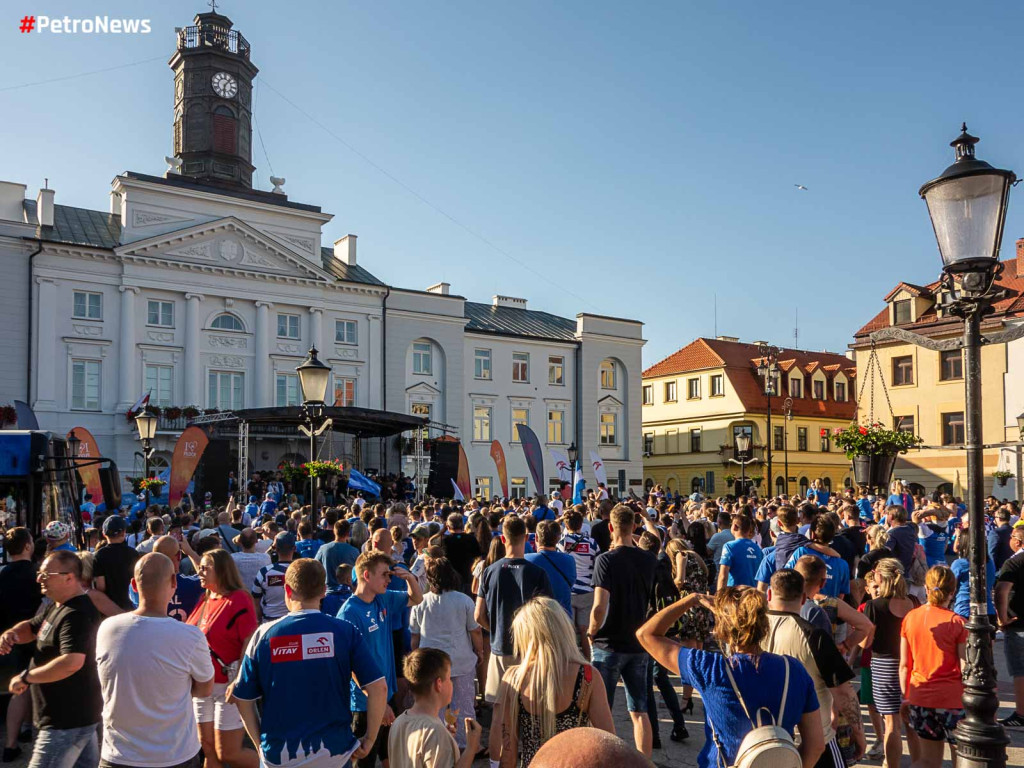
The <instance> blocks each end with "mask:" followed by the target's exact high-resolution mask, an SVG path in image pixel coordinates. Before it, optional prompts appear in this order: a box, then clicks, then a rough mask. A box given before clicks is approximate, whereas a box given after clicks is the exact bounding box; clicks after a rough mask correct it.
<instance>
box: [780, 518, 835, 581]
mask: <svg viewBox="0 0 1024 768" xmlns="http://www.w3.org/2000/svg"><path fill="white" fill-rule="evenodd" d="M810 533H811V535H812V536H813V537H814V543H815V544H823V545H825V546H826V547H827V546H829V545H831V543H832V539H833V537H835V535H836V524H835V523H834V522H833V521H832V518H831V516H830V515H818V516H817V517H816V518H815V519H814V523H813V527H812V530H811V532H810ZM830 551H832V552H834V551H835V550H830ZM804 555H814V556H815V557H820V558H821V559H822V560H824V561H825V567H826V568H827V571H828V575H827V576H826V577H825V584H824V586H823V587H822V588H821V593H822V594H823V595H828V596H829V597H835V598H839V599H842V598H843V597H845V596H846V595H848V594H850V566H848V565H847V564H846V561H845V560H844V559H843V558H841V557H839V556H838V555H836V556H833V555H828V554H824V553H823V552H820V551H818V550H817V549H814V548H812V547H810V546H805V547H797V548H796V549H795V550H793V554H792V555H791V556H790V558H789V562H787V563H786V567H787V568H795V567H796V561H797V560H799V559H800V558H801V557H803V556H804Z"/></svg>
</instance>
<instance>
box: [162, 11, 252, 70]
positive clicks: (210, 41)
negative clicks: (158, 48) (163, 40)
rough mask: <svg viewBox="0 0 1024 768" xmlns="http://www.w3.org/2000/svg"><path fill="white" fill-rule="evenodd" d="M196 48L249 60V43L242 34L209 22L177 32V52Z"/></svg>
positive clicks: (183, 28)
mask: <svg viewBox="0 0 1024 768" xmlns="http://www.w3.org/2000/svg"><path fill="white" fill-rule="evenodd" d="M197 48H216V49H217V50H219V51H227V52H228V53H234V54H236V55H238V56H241V57H242V58H243V59H245V60H246V61H248V60H249V52H250V48H249V41H248V40H246V39H245V38H244V37H242V33H241V32H239V31H237V30H234V29H231V28H229V27H225V26H223V25H221V24H217V23H215V22H211V21H204V22H202V23H201V24H195V25H192V26H188V27H182V28H181V29H179V30H178V50H179V51H191V50H195V49H197Z"/></svg>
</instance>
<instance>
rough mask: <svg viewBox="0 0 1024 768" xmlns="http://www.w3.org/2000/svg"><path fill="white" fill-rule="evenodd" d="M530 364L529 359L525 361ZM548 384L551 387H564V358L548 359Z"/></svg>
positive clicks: (555, 356)
mask: <svg viewBox="0 0 1024 768" xmlns="http://www.w3.org/2000/svg"><path fill="white" fill-rule="evenodd" d="M526 362H527V363H529V362H530V360H529V357H527V360H526ZM548 384H550V385H551V386H553V387H561V386H564V385H565V358H564V357H560V356H557V355H552V356H550V357H549V358H548Z"/></svg>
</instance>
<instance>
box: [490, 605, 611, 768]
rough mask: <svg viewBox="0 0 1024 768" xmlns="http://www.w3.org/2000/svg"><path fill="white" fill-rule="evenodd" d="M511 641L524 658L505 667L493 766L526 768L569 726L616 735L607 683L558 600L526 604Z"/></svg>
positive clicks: (494, 728)
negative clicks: (589, 659) (578, 643)
mask: <svg viewBox="0 0 1024 768" xmlns="http://www.w3.org/2000/svg"><path fill="white" fill-rule="evenodd" d="M512 640H513V644H514V647H515V654H516V657H517V658H519V659H520V662H519V664H518V665H516V666H513V667H509V668H508V670H506V672H505V676H504V677H503V678H502V681H501V688H500V689H499V691H498V698H497V701H496V702H495V705H494V714H493V718H492V723H493V725H492V726H491V738H490V756H491V761H492V764H493V762H494V761H498V763H499V764H500V765H501V767H502V768H512V767H513V766H523V768H525V766H528V765H529V764H530V762H531V761H532V760H533V756H534V755H535V754H536V753H537V750H538V749H539V748H540V746H541V745H542V744H543V743H544V742H546V741H547V740H548V739H550V738H551V737H552V736H554V735H555V734H557V733H561V732H562V731H567V730H569V729H570V728H578V727H580V726H586V725H592V726H593V727H595V728H600V729H601V730H603V731H608V732H609V733H615V725H614V723H613V722H612V713H611V709H610V708H609V706H608V696H607V693H606V691H605V688H604V681H603V680H602V679H601V675H599V674H598V673H597V671H596V670H595V669H594V668H593V667H592V666H591V665H590V664H588V663H587V661H586V660H585V659H584V658H583V655H582V654H581V653H580V651H579V648H578V647H577V646H576V631H575V629H574V628H573V626H572V622H571V621H570V620H569V617H568V616H567V615H566V613H565V610H564V609H563V608H562V607H561V606H560V605H559V604H558V603H557V602H555V601H554V600H552V599H551V598H549V597H537V598H534V599H533V600H530V601H529V602H528V603H526V604H524V605H523V607H522V608H520V609H519V610H518V611H517V612H516V615H515V618H514V619H513V620H512Z"/></svg>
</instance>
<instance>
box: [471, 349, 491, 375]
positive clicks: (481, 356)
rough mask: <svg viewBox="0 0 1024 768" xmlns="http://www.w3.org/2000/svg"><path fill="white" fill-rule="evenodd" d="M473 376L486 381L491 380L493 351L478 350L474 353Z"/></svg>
mask: <svg viewBox="0 0 1024 768" xmlns="http://www.w3.org/2000/svg"><path fill="white" fill-rule="evenodd" d="M473 376H474V378H477V379H483V380H484V381H490V380H491V350H489V349H478V350H476V351H475V352H474V353H473Z"/></svg>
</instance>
